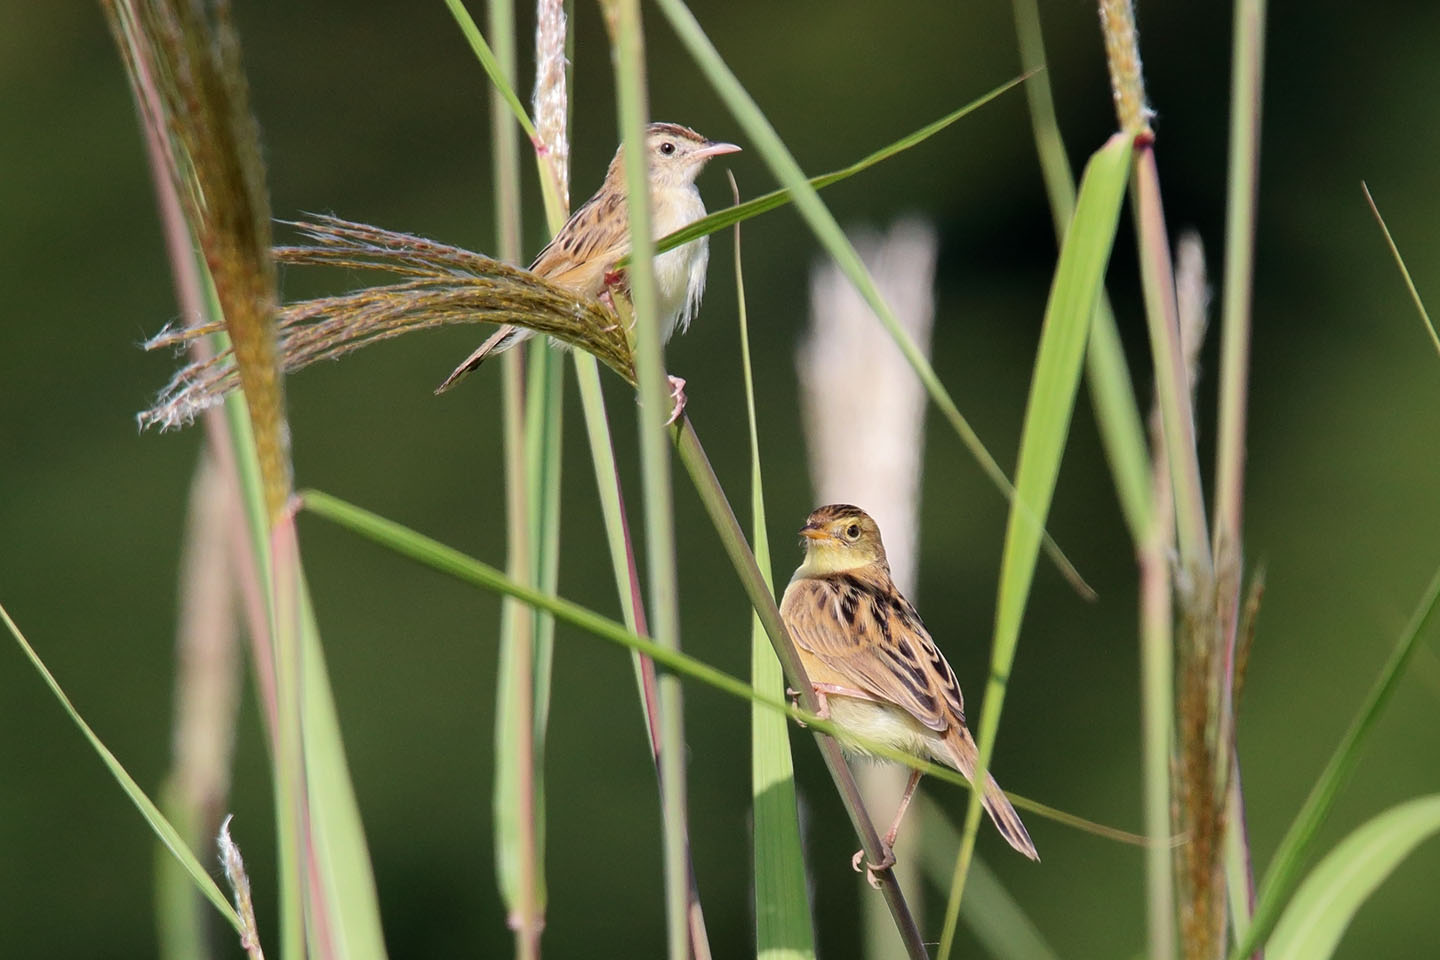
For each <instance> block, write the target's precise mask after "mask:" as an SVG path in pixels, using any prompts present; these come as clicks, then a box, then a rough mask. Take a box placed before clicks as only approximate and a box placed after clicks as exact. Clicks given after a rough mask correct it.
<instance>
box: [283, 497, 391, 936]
mask: <svg viewBox="0 0 1440 960" xmlns="http://www.w3.org/2000/svg"><path fill="white" fill-rule="evenodd" d="M286 522H287V523H290V524H292V525H293V521H286ZM296 573H297V576H298V580H299V583H298V588H299V593H298V600H299V615H300V637H299V640H300V655H301V657H302V658H303V663H304V666H303V671H304V674H303V676H302V678H301V683H302V685H303V690H302V704H303V707H302V709H303V711H304V714H303V723H304V728H303V734H304V752H305V786H306V789H307V791H308V792H309V808H310V844H311V847H312V850H311V851H310V854H309V855H311V856H313V857H314V863H313V869H315V870H317V871H318V872H319V874H320V877H321V890H322V892H323V895H324V897H325V901H326V902H325V908H326V914H327V918H328V920H329V931H328V932H329V934H330V937H331V943H332V945H333V948H334V949H333V952H332V953H330V954H329V955H330V956H336V957H345V958H347V960H383V958H384V957H385V955H386V954H385V936H384V933H383V931H382V930H381V926H380V901H379V897H378V896H377V894H376V891H375V874H374V871H373V870H372V869H371V866H370V854H369V850H368V847H367V846H366V843H365V826H364V824H363V823H362V822H361V818H360V804H359V802H358V801H357V800H356V797H355V788H354V786H353V784H352V782H351V778H350V765H349V763H348V762H347V760H346V758H345V744H344V741H343V740H342V738H341V736H340V720H339V715H338V713H337V712H336V709H335V695H334V693H333V692H332V691H331V689H330V672H329V669H328V668H327V667H326V665H325V653H324V650H323V648H322V647H321V644H320V628H319V625H318V624H317V623H316V621H315V611H314V608H313V606H312V605H311V602H310V590H309V587H308V586H307V584H306V582H305V576H304V573H303V571H302V570H300V568H299V567H298V566H297V568H296ZM312 955H314V956H325V955H326V954H323V953H313V954H312Z"/></svg>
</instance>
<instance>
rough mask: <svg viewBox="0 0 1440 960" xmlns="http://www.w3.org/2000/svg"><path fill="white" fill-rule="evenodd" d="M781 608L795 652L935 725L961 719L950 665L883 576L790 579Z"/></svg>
mask: <svg viewBox="0 0 1440 960" xmlns="http://www.w3.org/2000/svg"><path fill="white" fill-rule="evenodd" d="M781 614H782V615H783V616H784V619H785V623H786V625H788V626H789V628H790V633H791V635H792V636H794V638H795V642H796V644H798V645H799V646H800V648H801V651H802V653H805V654H809V655H810V656H811V657H813V658H814V659H815V660H818V661H819V662H820V663H821V664H823V665H824V666H825V667H826V668H828V670H829V671H830V672H833V673H834V674H837V675H838V676H839V677H841V678H843V680H844V682H845V683H846V684H848V685H850V686H854V687H856V688H857V689H859V690H861V691H863V692H865V693H868V694H870V695H871V696H873V697H876V698H878V699H880V700H884V701H886V702H888V703H893V704H895V705H896V706H898V707H902V708H903V709H905V710H907V711H909V713H910V714H911V715H912V716H914V717H915V719H916V720H918V721H919V722H920V723H922V724H924V725H925V726H927V727H929V728H930V729H931V730H934V731H936V732H941V733H943V732H944V731H945V730H947V729H949V728H950V727H951V726H952V725H953V724H957V723H958V724H961V725H963V724H964V723H965V701H964V700H963V699H962V697H961V695H960V684H959V682H958V681H957V680H956V679H955V671H953V670H951V669H950V664H948V663H946V662H945V657H944V655H943V654H941V653H940V649H939V648H938V647H936V646H935V641H933V640H931V639H930V634H929V632H928V631H927V630H926V629H925V625H924V624H923V623H921V622H920V616H919V614H917V613H916V612H915V608H914V607H912V606H911V605H910V603H909V601H907V600H906V599H905V598H904V597H902V596H901V595H900V593H899V591H897V590H895V588H894V586H893V585H891V583H890V579H889V577H888V576H886V577H883V578H882V579H879V580H876V579H871V578H867V577H862V576H857V575H855V574H851V573H844V574H837V575H834V576H828V577H816V578H807V579H801V580H796V581H795V582H793V583H791V585H790V587H789V589H787V590H786V591H785V598H784V602H783V604H782V606H781Z"/></svg>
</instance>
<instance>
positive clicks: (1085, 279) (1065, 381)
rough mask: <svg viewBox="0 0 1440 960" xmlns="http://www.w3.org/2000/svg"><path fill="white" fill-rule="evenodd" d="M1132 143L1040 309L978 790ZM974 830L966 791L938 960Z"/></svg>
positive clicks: (1102, 179) (1098, 191)
mask: <svg viewBox="0 0 1440 960" xmlns="http://www.w3.org/2000/svg"><path fill="white" fill-rule="evenodd" d="M1131 147H1132V139H1131V138H1130V137H1129V136H1127V135H1125V134H1115V135H1113V136H1112V137H1111V138H1110V140H1109V141H1108V142H1107V143H1106V144H1105V146H1104V147H1102V148H1101V149H1100V150H1099V151H1097V152H1096V153H1095V155H1094V156H1092V157H1091V159H1090V162H1089V163H1088V164H1087V165H1086V168H1085V175H1084V177H1083V178H1082V179H1081V183H1080V196H1079V200H1078V202H1077V203H1076V206H1075V220H1074V223H1073V225H1072V226H1071V227H1070V230H1069V231H1068V232H1067V233H1066V235H1065V242H1064V244H1063V245H1062V246H1061V249H1060V261H1059V263H1058V264H1057V265H1056V267H1055V282H1054V285H1053V286H1052V287H1051V289H1050V301H1049V303H1048V304H1047V305H1046V308H1045V323H1044V326H1043V328H1042V330H1041V333H1040V346H1039V348H1038V349H1037V351H1036V357H1035V375H1034V378H1033V380H1032V381H1031V384H1030V397H1029V400H1028V401H1027V403H1026V406H1025V424H1024V427H1023V430H1022V432H1021V436H1020V457H1019V469H1018V470H1017V471H1016V486H1015V490H1016V496H1015V501H1014V506H1013V507H1012V509H1011V511H1010V518H1009V522H1008V524H1007V526H1006V531H1005V550H1004V554H1003V556H1002V559H1001V564H1000V588H999V597H998V598H997V600H996V611H995V644H994V649H993V650H992V651H991V659H990V664H991V666H990V678H989V680H988V682H987V683H986V688H985V701H984V705H983V707H982V708H981V711H980V725H979V728H978V730H977V732H976V738H975V739H976V743H977V744H978V745H979V748H980V749H979V757H978V759H977V760H976V763H975V772H974V776H975V782H977V783H984V782H985V774H986V771H987V770H988V769H989V766H990V756H991V754H992V752H993V750H994V746H995V737H996V734H997V733H998V732H999V729H1000V711H1001V708H1002V706H1003V705H1004V702H1005V684H1006V680H1007V679H1008V678H1009V676H1010V670H1011V666H1012V665H1013V664H1014V661H1015V650H1016V648H1017V646H1018V645H1019V641H1020V622H1021V619H1022V618H1023V616H1024V613H1025V602H1026V600H1027V598H1028V597H1029V594H1030V585H1031V581H1032V580H1033V578H1034V575H1035V562H1036V560H1037V559H1038V557H1039V550H1040V538H1041V532H1042V529H1043V524H1044V518H1045V517H1046V515H1047V514H1048V513H1049V510H1050V501H1051V498H1052V496H1053V495H1054V492H1055V483H1056V480H1057V478H1058V477H1059V473H1060V457H1061V454H1062V453H1063V452H1064V449H1065V439H1066V437H1067V435H1068V434H1069V429H1070V416H1071V413H1072V412H1073V410H1074V406H1075V391H1076V388H1077V387H1078V386H1079V383H1080V367H1081V363H1082V361H1083V359H1084V356H1085V343H1086V339H1087V337H1088V334H1089V330H1090V321H1091V319H1092V318H1093V317H1094V316H1095V310H1096V307H1098V306H1099V303H1100V294H1101V289H1102V286H1103V283H1104V279H1105V268H1106V266H1107V265H1108V264H1109V262H1110V250H1111V247H1112V246H1113V244H1114V241H1115V229H1116V226H1117V225H1118V224H1119V221H1120V207H1121V204H1122V202H1123V201H1124V199H1125V184H1126V181H1127V179H1128V176H1129V166H1130V153H1131ZM979 826H980V794H979V793H978V792H976V791H972V792H971V794H970V806H969V809H968V810H967V811H966V815H965V829H964V833H963V835H962V841H961V844H960V855H959V857H958V858H957V859H956V862H955V880H954V883H953V885H952V887H951V890H950V898H949V904H948V906H947V909H946V915H945V927H944V931H943V933H942V934H941V938H940V953H939V956H940V958H941V960H944V958H945V957H947V956H949V954H950V947H951V945H952V944H953V943H954V937H955V923H956V919H957V917H958V915H959V909H960V899H961V895H962V893H963V891H964V888H965V875H966V872H967V871H968V869H969V864H970V857H971V854H972V853H973V851H974V847H975V834H976V831H977V830H978V829H979Z"/></svg>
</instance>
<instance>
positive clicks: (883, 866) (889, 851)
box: [850, 770, 921, 890]
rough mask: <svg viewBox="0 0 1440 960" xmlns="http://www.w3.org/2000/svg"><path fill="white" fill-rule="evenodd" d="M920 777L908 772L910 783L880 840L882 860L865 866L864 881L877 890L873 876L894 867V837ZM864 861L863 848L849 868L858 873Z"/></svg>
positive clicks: (857, 851) (853, 858) (876, 883)
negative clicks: (892, 820)
mask: <svg viewBox="0 0 1440 960" xmlns="http://www.w3.org/2000/svg"><path fill="white" fill-rule="evenodd" d="M920 777H921V773H920V771H919V770H911V771H910V782H909V783H907V784H905V794H904V796H902V797H901V798H900V809H899V810H897V811H895V822H894V823H892V824H890V829H889V830H887V831H885V836H884V837H882V838H881V840H880V848H881V849H882V850H884V851H885V856H884V858H883V859H882V860H881V861H880V862H879V863H867V864H865V879H866V880H867V881H869V883H870V886H872V887H875V888H876V889H877V890H878V889H879V888H880V880H879V878H877V877H876V876H875V874H876V873H878V872H880V871H881V870H889V869H890V868H891V867H893V866H895V837H896V836H897V835H898V834H899V833H900V821H901V820H904V819H905V811H906V810H908V809H910V800H911V798H912V797H914V796H915V787H916V786H917V785H919V783H920ZM864 859H865V850H864V849H863V848H862V849H860V850H856V851H855V856H853V857H851V858H850V866H852V867H854V868H855V872H856V873H859V872H860V864H861V861H862V860H864Z"/></svg>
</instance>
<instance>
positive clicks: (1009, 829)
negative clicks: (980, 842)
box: [945, 727, 1040, 861]
mask: <svg viewBox="0 0 1440 960" xmlns="http://www.w3.org/2000/svg"><path fill="white" fill-rule="evenodd" d="M945 745H946V746H947V747H949V748H950V759H951V760H952V761H953V763H954V765H955V768H956V769H958V770H959V771H960V772H961V773H963V774H964V775H965V778H966V779H967V780H969V781H970V782H971V783H974V782H975V758H976V754H977V751H976V749H975V741H974V740H973V739H972V738H971V736H970V731H969V730H966V729H965V728H964V727H954V728H951V731H950V735H949V736H948V737H946V738H945ZM980 802H981V803H982V804H984V806H985V812H986V813H988V814H990V820H991V822H992V823H994V824H995V829H996V830H999V831H1000V836H1002V837H1004V838H1005V842H1006V843H1008V844H1010V846H1012V847H1014V848H1015V849H1016V850H1018V851H1019V852H1021V853H1023V854H1024V855H1025V856H1027V857H1029V858H1030V859H1031V860H1037V861H1038V860H1039V859H1040V854H1039V853H1037V852H1036V851H1035V844H1034V843H1032V842H1031V840H1030V833H1029V832H1028V831H1027V830H1026V829H1025V824H1024V823H1022V822H1020V814H1018V813H1016V812H1015V808H1014V807H1013V806H1011V805H1010V800H1009V799H1008V798H1007V797H1006V796H1005V791H1004V790H1001V789H1000V784H998V783H996V782H995V778H994V777H992V776H991V775H990V774H989V773H988V772H987V773H986V774H985V789H984V790H983V791H982V792H981V795H980Z"/></svg>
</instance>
